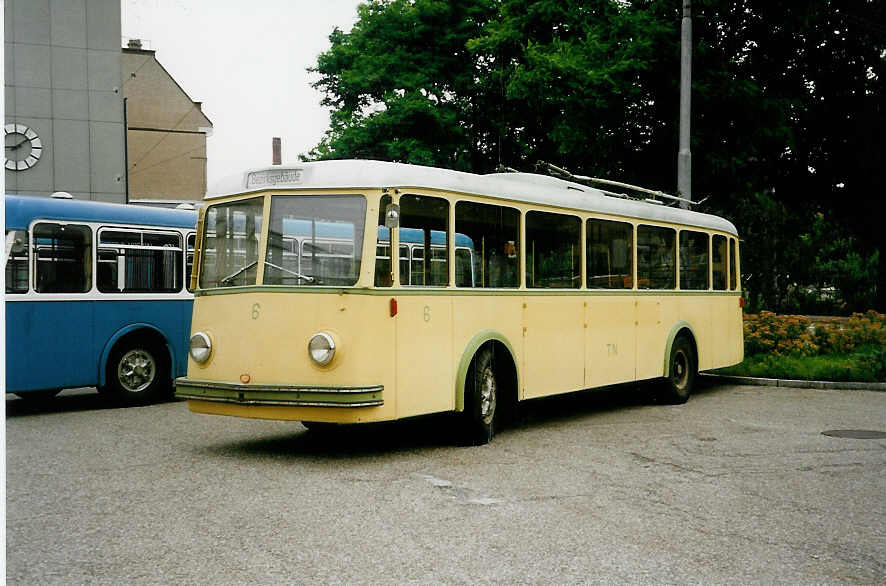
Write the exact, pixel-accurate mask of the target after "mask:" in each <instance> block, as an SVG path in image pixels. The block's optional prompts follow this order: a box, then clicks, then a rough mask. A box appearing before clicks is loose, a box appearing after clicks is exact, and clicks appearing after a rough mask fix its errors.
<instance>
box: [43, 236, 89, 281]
mask: <svg viewBox="0 0 886 586" xmlns="http://www.w3.org/2000/svg"><path fill="white" fill-rule="evenodd" d="M33 246H34V251H35V254H34V276H35V283H34V288H35V289H36V290H37V292H38V293H86V292H87V291H89V290H90V289H91V288H92V230H91V229H90V228H89V226H78V225H74V224H50V223H43V224H37V225H35V226H34V242H33Z"/></svg>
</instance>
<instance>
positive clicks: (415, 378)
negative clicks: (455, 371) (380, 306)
mask: <svg viewBox="0 0 886 586" xmlns="http://www.w3.org/2000/svg"><path fill="white" fill-rule="evenodd" d="M397 302H398V306H399V308H398V313H397V334H396V343H397V417H409V416H411V415H419V414H422V413H436V412H439V411H450V410H452V409H454V408H455V398H454V394H453V392H452V389H453V384H454V383H453V381H452V378H451V377H452V362H453V360H454V359H453V357H452V300H451V298H450V297H449V296H447V295H401V296H400V297H398V298H397Z"/></svg>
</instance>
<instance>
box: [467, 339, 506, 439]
mask: <svg viewBox="0 0 886 586" xmlns="http://www.w3.org/2000/svg"><path fill="white" fill-rule="evenodd" d="M493 357H494V353H493V352H492V348H491V347H488V346H487V347H486V348H484V349H482V350H481V351H480V352H479V353H478V354H477V355H476V356H475V357H474V362H473V364H472V365H471V368H470V369H469V370H468V377H467V380H466V381H465V410H464V413H463V417H464V420H463V427H464V429H463V434H464V441H465V443H466V444H467V445H471V446H482V445H485V444H488V443H489V442H490V440H492V436H493V434H494V433H495V424H496V422H497V420H498V417H497V415H498V413H497V411H496V406H497V404H498V391H499V388H498V387H499V384H498V382H499V381H498V379H497V377H496V372H495V360H494V358H493Z"/></svg>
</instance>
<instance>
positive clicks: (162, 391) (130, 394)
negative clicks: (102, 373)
mask: <svg viewBox="0 0 886 586" xmlns="http://www.w3.org/2000/svg"><path fill="white" fill-rule="evenodd" d="M107 378H108V387H109V390H110V391H111V392H112V393H113V395H114V397H115V398H116V399H118V400H119V401H121V402H122V403H124V404H127V405H144V404H147V403H153V402H156V401H159V400H161V399H163V398H164V397H165V396H166V395H168V394H169V391H170V390H171V386H170V379H169V367H168V366H167V364H166V360H165V359H164V355H163V350H162V349H161V348H159V347H158V346H157V344H154V343H152V342H151V341H150V340H145V339H139V338H136V339H132V340H130V341H127V342H124V343H122V344H120V345H119V346H118V347H117V348H115V349H114V351H113V352H112V353H111V356H110V359H109V360H108V370H107Z"/></svg>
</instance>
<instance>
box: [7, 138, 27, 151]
mask: <svg viewBox="0 0 886 586" xmlns="http://www.w3.org/2000/svg"><path fill="white" fill-rule="evenodd" d="M26 142H28V139H25V140H23V141H21V142H20V143H18V144H16V145H12V146H8V147H6V148H8V149H12V150H17V149H18V148H19V147H20V146H22V145H23V144H25V143H26Z"/></svg>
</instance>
